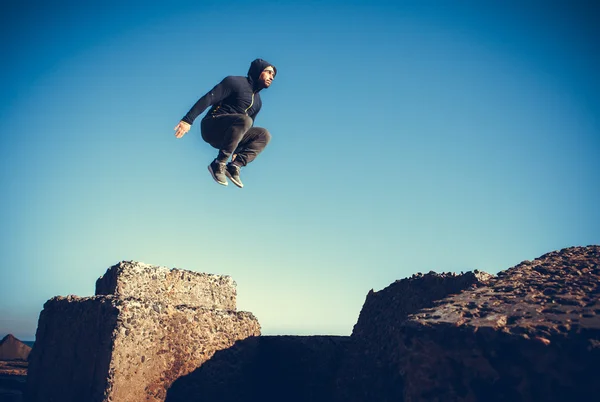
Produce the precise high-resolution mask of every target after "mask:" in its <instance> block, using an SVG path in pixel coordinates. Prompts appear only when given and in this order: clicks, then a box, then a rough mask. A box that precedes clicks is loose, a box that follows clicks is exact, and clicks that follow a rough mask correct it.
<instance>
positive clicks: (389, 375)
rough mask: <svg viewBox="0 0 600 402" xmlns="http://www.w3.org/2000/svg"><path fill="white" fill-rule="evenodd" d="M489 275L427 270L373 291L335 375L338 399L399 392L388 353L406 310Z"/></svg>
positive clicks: (426, 304) (484, 280)
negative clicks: (336, 375) (424, 272)
mask: <svg viewBox="0 0 600 402" xmlns="http://www.w3.org/2000/svg"><path fill="white" fill-rule="evenodd" d="M491 278H492V275H490V274H488V273H485V272H480V271H474V272H467V273H465V274H454V273H442V274H437V273H435V272H429V273H428V274H420V273H419V274H416V275H413V276H412V277H410V278H407V279H402V280H398V281H396V282H394V283H392V284H391V285H389V286H388V287H386V288H385V289H382V290H380V291H378V292H374V291H373V290H371V291H370V292H369V293H368V294H367V298H366V300H365V303H364V305H363V308H362V310H361V312H360V315H359V318H358V321H357V323H356V325H355V326H354V330H353V332H352V343H351V344H350V346H349V348H348V353H347V355H346V356H345V359H344V363H343V364H342V366H341V368H340V371H339V373H338V378H337V391H336V394H335V398H336V400H338V401H374V400H378V401H379V400H382V399H378V398H381V397H382V396H383V395H386V394H395V393H398V391H397V390H396V388H397V387H398V384H399V381H400V380H399V379H398V373H397V371H396V370H395V369H394V367H393V364H394V362H393V361H392V360H390V356H391V355H393V352H394V351H395V350H396V349H397V346H396V345H395V343H394V341H393V340H394V336H395V335H396V333H397V332H398V330H399V328H400V326H401V324H402V323H403V322H404V321H406V319H407V318H408V317H409V315H410V314H412V313H416V312H418V311H419V310H421V309H423V308H426V307H431V306H433V305H434V304H435V303H436V302H438V301H439V300H440V299H443V298H444V297H446V296H448V295H450V294H456V293H460V292H461V291H463V290H465V289H469V288H474V287H477V286H484V285H485V284H486V283H488V281H489V280H490V279H491Z"/></svg>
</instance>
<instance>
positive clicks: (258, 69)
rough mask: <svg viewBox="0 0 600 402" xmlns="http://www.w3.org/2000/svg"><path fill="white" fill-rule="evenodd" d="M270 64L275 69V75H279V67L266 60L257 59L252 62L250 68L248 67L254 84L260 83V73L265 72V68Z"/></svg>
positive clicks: (249, 76) (249, 75)
mask: <svg viewBox="0 0 600 402" xmlns="http://www.w3.org/2000/svg"><path fill="white" fill-rule="evenodd" d="M269 66H271V67H273V70H275V75H277V67H275V66H274V65H273V64H271V63H269V62H268V61H266V60H263V59H256V60H254V61H253V62H252V63H250V68H249V69H248V78H250V80H251V81H252V83H253V84H254V85H256V84H257V83H258V77H260V74H261V73H262V72H263V70H264V69H265V68H267V67H269Z"/></svg>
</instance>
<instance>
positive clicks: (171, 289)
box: [26, 262, 260, 402]
mask: <svg viewBox="0 0 600 402" xmlns="http://www.w3.org/2000/svg"><path fill="white" fill-rule="evenodd" d="M153 270H154V271H153ZM221 287H223V288H221ZM97 292H98V293H100V294H99V295H96V296H94V297H84V298H81V297H74V296H69V297H55V298H53V299H50V300H49V301H48V302H46V304H45V305H44V310H43V311H42V313H41V314H40V319H39V323H38V329H37V334H36V343H35V346H34V348H33V351H32V355H31V359H30V367H29V375H28V379H27V393H26V398H27V399H26V400H28V401H32V402H33V401H36V402H37V401H40V402H41V401H65V402H67V401H72V402H76V401H86V402H88V401H89V402H95V401H103V402H108V401H113V402H120V401H127V402H137V401H164V400H165V397H166V392H167V389H168V388H169V387H170V385H171V384H172V383H173V382H174V381H175V380H176V379H177V378H179V377H181V376H184V375H186V374H188V373H190V372H192V371H193V370H195V369H196V368H198V367H199V366H201V365H202V364H203V363H204V362H206V361H207V360H208V359H210V358H211V357H212V356H213V355H214V353H215V352H216V351H218V350H222V349H226V348H228V347H230V346H231V345H233V344H234V343H235V342H236V341H237V340H241V339H245V338H247V337H251V336H258V335H260V325H259V323H258V321H257V320H256V318H255V317H254V316H253V315H252V314H251V313H248V312H238V311H235V283H234V282H233V281H232V280H231V279H230V278H229V277H219V276H216V275H206V274H196V273H193V272H187V271H182V270H171V271H169V270H166V269H164V268H162V267H154V268H153V267H151V266H148V265H146V264H142V263H135V262H123V263H120V264H118V265H116V266H114V267H111V268H109V270H108V271H107V273H106V274H105V275H104V276H103V277H102V278H100V279H99V280H98V283H97ZM110 292H114V294H106V293H110ZM187 292H189V294H186V293H187ZM232 301H233V306H232V304H231V303H232ZM182 302H185V303H187V304H182ZM194 303H195V304H194ZM215 306H219V307H227V308H215ZM231 307H233V308H231Z"/></svg>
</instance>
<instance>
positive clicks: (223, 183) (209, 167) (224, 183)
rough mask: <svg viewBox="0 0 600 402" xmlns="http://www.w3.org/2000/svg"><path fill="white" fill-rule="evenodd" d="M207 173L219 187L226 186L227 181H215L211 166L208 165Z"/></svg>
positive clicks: (215, 177)
mask: <svg viewBox="0 0 600 402" xmlns="http://www.w3.org/2000/svg"><path fill="white" fill-rule="evenodd" d="M208 171H209V172H210V175H211V176H212V178H213V179H214V180H215V181H216V182H217V183H219V184H220V185H222V186H226V185H227V184H228V183H227V181H224V182H222V181H219V179H217V176H215V172H213V170H212V166H211V165H208Z"/></svg>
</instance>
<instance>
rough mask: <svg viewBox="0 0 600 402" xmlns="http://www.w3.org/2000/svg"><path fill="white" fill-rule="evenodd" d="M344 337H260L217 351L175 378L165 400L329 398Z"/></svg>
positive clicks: (314, 401) (346, 339) (294, 400)
mask: <svg viewBox="0 0 600 402" xmlns="http://www.w3.org/2000/svg"><path fill="white" fill-rule="evenodd" d="M349 342H350V338H349V337H344V336H260V337H251V338H247V339H245V340H242V341H238V342H236V343H235V344H234V345H233V346H232V347H230V348H229V349H225V350H221V351H218V352H216V353H215V354H214V356H213V357H212V358H211V359H210V360H208V361H207V362H206V363H204V364H203V365H202V366H201V367H200V368H198V369H197V370H195V371H194V372H192V373H190V374H189V375H187V376H185V377H182V378H180V379H178V380H177V381H175V383H174V384H173V385H172V387H171V388H170V389H169V391H168V392H167V398H166V402H183V401H186V402H187V401H190V400H194V401H203V402H216V401H219V402H229V401H231V402H233V401H261V402H268V401H288V402H301V401H302V402H305V401H306V402H308V401H312V402H321V401H322V402H325V401H331V399H332V391H333V384H334V382H335V375H336V372H337V370H338V366H339V364H340V361H341V359H342V356H343V354H344V353H345V350H346V348H347V346H348V343H349Z"/></svg>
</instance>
